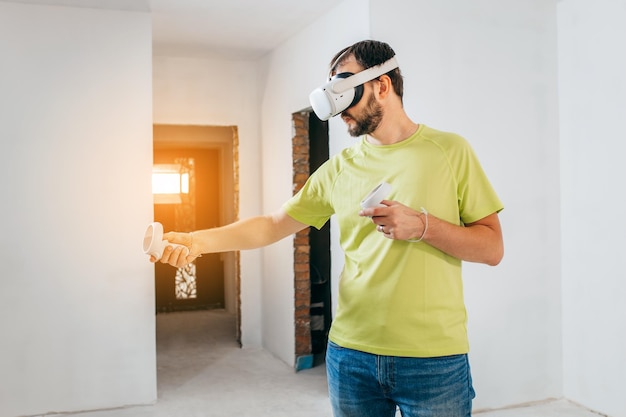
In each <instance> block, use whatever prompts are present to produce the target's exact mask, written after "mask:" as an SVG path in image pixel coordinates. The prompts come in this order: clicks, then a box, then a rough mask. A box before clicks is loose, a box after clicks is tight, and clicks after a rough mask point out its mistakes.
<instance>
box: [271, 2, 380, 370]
mask: <svg viewBox="0 0 626 417" xmlns="http://www.w3.org/2000/svg"><path fill="white" fill-rule="evenodd" d="M368 22H369V7H368V1H367V0H348V1H345V2H343V3H341V4H339V5H338V6H336V7H335V8H333V9H331V10H330V11H329V12H328V13H327V14H326V15H324V16H323V17H321V18H320V19H318V20H317V21H315V22H314V23H313V24H312V25H310V26H308V27H306V28H304V29H303V30H302V31H301V32H300V33H299V34H298V35H296V36H294V37H293V38H291V39H290V40H289V41H288V42H286V43H285V44H283V45H282V46H281V47H279V48H277V49H276V50H274V51H273V52H272V53H271V54H270V56H269V57H268V58H267V59H266V60H265V63H264V64H265V65H264V70H263V74H264V76H263V77H262V78H261V80H260V86H261V90H262V100H263V101H262V109H261V120H262V135H263V138H262V139H263V149H262V156H263V161H265V162H264V164H263V211H264V212H271V211H274V210H276V209H278V208H279V207H280V206H281V205H282V204H283V202H285V201H286V200H287V199H289V198H290V197H291V196H292V189H293V187H292V185H293V181H292V168H293V164H292V155H291V152H292V146H291V138H292V137H293V130H292V122H291V114H292V113H294V112H297V111H300V110H303V109H306V108H308V107H309V106H310V105H309V102H308V97H309V93H310V92H311V91H312V90H313V89H314V88H316V87H317V86H319V85H320V84H322V83H324V82H325V81H326V75H327V71H328V61H330V59H331V58H332V56H333V55H334V54H335V52H337V51H338V50H339V49H341V48H342V47H344V46H346V45H349V44H351V43H353V42H356V41H358V40H360V39H363V38H365V37H368V36H369V33H368V32H369V24H368ZM344 130H345V129H344ZM331 233H332V231H331ZM334 235H336V233H334ZM333 256H334V257H336V258H339V259H342V255H341V254H340V253H337V252H335V253H334V254H333ZM263 260H264V262H263V286H262V294H263V327H262V328H263V345H264V346H265V347H266V348H267V349H268V350H270V351H271V352H272V353H274V354H275V355H276V356H278V357H279V358H280V359H282V360H283V361H285V362H286V363H288V364H293V363H294V357H295V355H294V349H295V347H294V273H293V239H284V240H282V241H281V242H278V243H276V244H274V245H272V246H269V247H267V248H266V249H265V250H264V252H263ZM334 261H335V258H333V262H334ZM341 262H343V261H341ZM333 279H334V281H337V278H336V276H333Z"/></svg>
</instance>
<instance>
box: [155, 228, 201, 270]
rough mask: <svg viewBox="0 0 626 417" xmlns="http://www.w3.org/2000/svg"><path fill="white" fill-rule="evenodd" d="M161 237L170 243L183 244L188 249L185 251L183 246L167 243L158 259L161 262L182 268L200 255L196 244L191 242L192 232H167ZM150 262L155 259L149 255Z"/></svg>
mask: <svg viewBox="0 0 626 417" xmlns="http://www.w3.org/2000/svg"><path fill="white" fill-rule="evenodd" d="M163 239H164V240H167V241H168V242H170V243H177V244H179V245H184V246H185V247H186V248H187V249H189V252H188V253H187V251H186V250H185V247H182V246H179V247H176V248H174V247H173V246H171V245H168V246H166V247H165V249H164V250H163V256H161V259H160V260H159V261H160V262H161V263H164V264H169V265H172V266H175V267H177V268H182V267H184V266H185V265H187V264H189V263H191V262H193V261H194V260H195V259H196V258H198V257H199V256H201V254H200V252H199V250H198V247H197V244H195V243H194V242H193V233H179V232H168V233H165V234H164V235H163ZM150 262H156V259H154V257H153V256H150Z"/></svg>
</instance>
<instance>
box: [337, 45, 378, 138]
mask: <svg viewBox="0 0 626 417" xmlns="http://www.w3.org/2000/svg"><path fill="white" fill-rule="evenodd" d="M362 70H363V68H361V66H360V65H359V64H358V63H357V62H356V61H355V59H354V57H352V56H350V57H348V58H347V59H346V61H345V62H343V63H342V64H341V65H339V66H338V67H337V71H336V72H337V73H341V72H351V73H354V74H356V73H358V72H360V71H362ZM375 82H376V80H374V81H373V82H372V81H370V82H367V83H365V85H364V86H363V88H364V91H363V97H362V98H361V100H360V101H359V102H358V103H357V104H356V105H355V106H353V107H350V108H349V109H347V110H344V111H343V112H342V113H341V119H342V120H343V121H344V123H345V124H346V125H347V126H348V133H350V135H351V136H354V137H358V136H362V135H367V134H370V133H372V132H373V131H375V130H376V128H377V127H378V125H379V124H380V122H381V120H382V118H383V114H384V112H383V109H382V106H381V105H380V103H379V102H378V101H377V100H376V96H375V95H374V89H373V87H372V85H373V83H375Z"/></svg>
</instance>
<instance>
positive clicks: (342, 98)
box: [309, 56, 398, 121]
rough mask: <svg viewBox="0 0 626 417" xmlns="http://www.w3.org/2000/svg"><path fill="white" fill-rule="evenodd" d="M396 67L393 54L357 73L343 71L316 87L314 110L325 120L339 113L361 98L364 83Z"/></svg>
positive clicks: (312, 102) (313, 102)
mask: <svg viewBox="0 0 626 417" xmlns="http://www.w3.org/2000/svg"><path fill="white" fill-rule="evenodd" d="M396 68H398V62H397V61H396V57H395V56H393V57H391V58H390V59H388V60H387V61H385V62H383V63H382V64H380V65H376V66H374V67H371V68H368V69H366V70H363V71H361V72H358V73H356V74H352V73H351V72H342V73H339V74H337V75H335V76H334V77H332V78H331V79H330V81H329V82H328V83H326V84H325V85H323V86H321V87H319V88H316V89H315V90H313V92H312V93H311V94H310V95H309V101H310V102H311V106H312V107H313V111H314V112H315V114H316V115H317V117H319V118H320V120H323V121H325V120H328V119H330V118H331V117H333V116H336V115H338V114H339V113H341V112H342V111H344V110H346V109H349V108H350V107H352V106H354V105H355V104H357V103H358V102H359V100H361V97H362V96H363V84H365V83H366V82H368V81H371V80H373V79H374V78H377V77H380V76H381V75H383V74H386V73H388V72H389V71H391V70H393V69H396Z"/></svg>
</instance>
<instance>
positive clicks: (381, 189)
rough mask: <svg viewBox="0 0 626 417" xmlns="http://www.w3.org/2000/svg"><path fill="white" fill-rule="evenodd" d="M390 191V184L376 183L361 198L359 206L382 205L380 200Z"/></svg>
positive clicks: (364, 207)
mask: <svg viewBox="0 0 626 417" xmlns="http://www.w3.org/2000/svg"><path fill="white" fill-rule="evenodd" d="M390 192H391V185H389V184H388V183H386V182H381V183H380V184H378V185H377V186H376V187H375V188H374V189H373V190H372V191H370V193H369V194H368V195H367V196H365V198H364V199H363V200H361V208H363V209H366V208H371V207H384V204H380V202H381V201H383V200H384V199H385V197H387V195H389V193H390Z"/></svg>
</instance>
